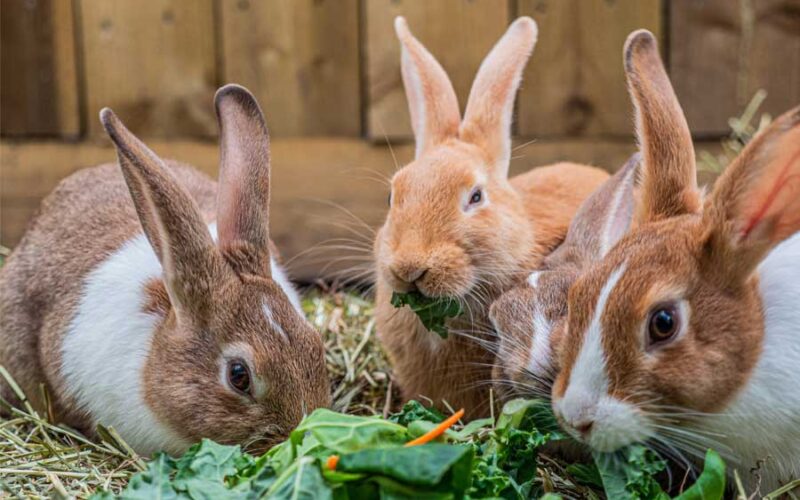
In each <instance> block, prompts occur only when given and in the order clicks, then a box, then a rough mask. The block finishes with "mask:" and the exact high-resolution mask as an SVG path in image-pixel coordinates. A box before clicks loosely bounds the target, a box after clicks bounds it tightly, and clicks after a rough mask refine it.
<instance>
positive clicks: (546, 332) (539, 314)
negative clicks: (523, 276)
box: [528, 271, 553, 378]
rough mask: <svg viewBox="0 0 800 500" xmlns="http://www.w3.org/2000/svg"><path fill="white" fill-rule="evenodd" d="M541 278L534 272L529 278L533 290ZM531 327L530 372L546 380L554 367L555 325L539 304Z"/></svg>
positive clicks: (534, 312) (539, 274)
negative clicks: (551, 342) (553, 342)
mask: <svg viewBox="0 0 800 500" xmlns="http://www.w3.org/2000/svg"><path fill="white" fill-rule="evenodd" d="M539 276H541V272H539V271H534V272H532V273H531V274H530V276H528V285H530V286H531V288H534V289H535V288H536V286H537V285H538V284H539ZM531 327H532V328H533V342H531V350H530V353H529V355H528V360H529V361H528V370H529V371H530V372H531V373H533V374H534V375H536V376H538V377H542V378H545V377H547V376H548V375H550V369H551V366H552V363H551V358H552V354H551V351H552V350H551V349H550V331H551V330H552V328H553V325H552V323H551V322H550V320H549V319H547V317H546V316H545V315H544V311H542V308H541V307H540V306H539V305H538V304H537V305H536V308H535V309H534V311H533V324H532V325H531Z"/></svg>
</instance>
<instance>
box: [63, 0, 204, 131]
mask: <svg viewBox="0 0 800 500" xmlns="http://www.w3.org/2000/svg"><path fill="white" fill-rule="evenodd" d="M79 5H80V18H81V25H82V31H83V34H82V37H83V48H84V58H85V63H84V67H85V81H86V106H87V110H86V115H87V123H88V128H89V132H90V133H91V134H92V135H94V136H102V135H103V134H104V133H103V131H102V127H101V125H100V122H99V120H98V119H97V114H98V112H99V111H100V109H102V108H103V107H104V106H109V107H111V108H113V109H114V110H115V111H116V112H117V113H118V114H119V115H120V116H122V117H124V119H125V123H126V124H128V126H129V127H130V128H131V130H133V131H134V132H135V133H138V134H141V135H145V136H158V137H186V136H192V137H208V136H213V135H215V134H216V130H217V126H216V118H215V116H214V108H213V106H212V104H211V103H212V98H213V95H214V91H215V90H216V80H217V78H216V64H215V54H214V21H213V0H149V1H147V2H142V1H140V0H115V1H113V2H109V1H107V0H80V3H79Z"/></svg>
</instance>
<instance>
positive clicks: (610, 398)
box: [552, 31, 800, 491]
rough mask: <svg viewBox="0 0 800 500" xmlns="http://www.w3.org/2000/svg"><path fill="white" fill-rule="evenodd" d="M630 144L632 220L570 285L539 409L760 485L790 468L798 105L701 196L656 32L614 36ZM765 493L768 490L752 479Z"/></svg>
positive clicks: (797, 358) (794, 411) (799, 210)
mask: <svg viewBox="0 0 800 500" xmlns="http://www.w3.org/2000/svg"><path fill="white" fill-rule="evenodd" d="M625 69H626V72H627V75H628V82H629V87H630V91H631V95H632V97H633V100H634V102H635V104H636V110H637V112H636V114H637V124H638V127H637V130H638V135H639V141H640V144H641V149H642V153H643V161H644V163H643V179H642V193H641V194H642V197H641V202H640V204H639V208H640V209H639V210H638V212H639V214H640V220H639V226H638V227H637V228H635V229H634V230H633V231H632V232H630V233H628V234H627V235H626V236H625V237H623V239H622V240H620V242H619V243H618V244H617V245H616V246H615V247H614V248H613V249H612V250H611V251H610V252H609V253H608V254H607V255H606V257H605V258H604V259H603V260H602V261H601V262H599V263H597V264H596V265H594V266H592V267H591V268H590V269H589V270H588V271H587V272H586V273H583V274H582V275H581V276H580V277H579V278H578V280H577V281H576V282H575V284H574V285H573V287H572V289H571V290H570V293H569V318H568V333H567V334H566V335H565V337H564V345H563V346H562V349H561V360H560V362H561V371H560V372H559V374H558V377H557V378H556V381H555V384H554V386H553V394H552V396H553V409H554V411H555V413H556V416H557V417H558V418H559V419H560V421H561V422H562V424H563V425H564V427H565V428H566V429H567V430H568V431H569V432H570V433H571V434H573V435H574V436H575V437H576V438H578V439H580V440H582V441H584V442H585V443H588V444H589V445H590V446H591V447H593V448H594V449H596V450H600V451H613V450H616V449H617V448H619V447H621V446H624V445H626V444H628V443H631V442H633V441H638V440H642V439H648V438H649V439H652V440H653V441H654V442H655V443H656V444H658V443H661V444H663V445H664V446H671V447H673V448H677V449H681V450H684V451H686V452H689V453H690V454H702V453H703V451H704V450H705V448H706V447H712V448H716V449H717V451H719V452H720V453H722V454H723V456H727V457H728V458H729V460H730V461H732V462H733V465H734V467H735V468H738V469H739V472H740V473H743V475H744V476H746V478H745V479H752V477H751V476H750V475H749V474H747V471H748V470H749V469H750V468H751V467H756V465H757V462H759V460H762V459H763V460H765V462H764V463H763V464H762V466H761V472H760V474H761V475H762V476H763V481H764V482H763V483H762V486H763V487H764V488H771V487H773V486H775V485H776V484H777V483H778V482H779V481H782V480H786V479H789V478H797V477H798V476H800V389H798V387H800V368H799V367H800V328H799V327H798V325H800V234H798V233H797V231H798V230H800V108H794V109H792V110H791V111H789V112H788V113H786V114H784V115H782V116H781V117H779V118H778V119H777V120H775V122H774V123H772V124H771V125H770V126H769V127H768V128H767V129H766V130H764V131H763V132H762V133H760V134H759V135H758V136H757V137H755V138H754V139H753V140H752V142H750V144H748V145H747V147H746V148H745V149H744V150H743V151H742V153H741V154H740V155H739V156H738V157H737V158H736V159H735V160H734V161H733V163H732V164H731V165H730V166H728V168H727V169H726V171H725V172H724V173H723V174H722V176H721V177H720V178H719V179H718V180H717V182H716V184H715V185H714V187H713V191H712V192H711V193H710V195H708V196H707V197H706V198H705V199H704V198H703V196H702V194H701V192H700V191H699V190H698V188H697V185H696V173H695V155H694V150H693V148H692V141H691V136H690V134H689V129H688V127H687V124H686V120H685V118H684V115H683V112H682V110H681V108H680V105H679V104H678V102H677V99H676V98H675V94H674V92H673V90H672V87H671V85H670V82H669V80H668V78H667V75H666V72H665V71H664V68H663V65H662V63H661V60H660V58H659V55H658V48H657V45H656V41H655V39H654V37H653V36H652V35H651V34H650V33H649V32H646V31H637V32H634V33H633V34H631V36H630V37H629V38H628V41H627V43H626V47H625ZM766 491H768V490H766Z"/></svg>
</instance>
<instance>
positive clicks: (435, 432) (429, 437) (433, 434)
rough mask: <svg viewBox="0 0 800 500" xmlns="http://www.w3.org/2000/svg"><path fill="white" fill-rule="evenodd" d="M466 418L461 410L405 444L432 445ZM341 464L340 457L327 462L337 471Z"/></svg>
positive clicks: (332, 456) (328, 465)
mask: <svg viewBox="0 0 800 500" xmlns="http://www.w3.org/2000/svg"><path fill="white" fill-rule="evenodd" d="M463 416H464V408H461V409H460V410H458V411H457V412H455V413H453V414H452V415H450V416H449V417H447V418H446V419H445V420H444V421H442V423H441V424H439V425H437V426H436V427H434V428H433V429H431V430H430V431H428V432H426V433H425V434H423V435H421V436H420V437H418V438H417V439H415V440H413V441H409V442H407V443H406V444H405V446H417V445H420V444H425V443H430V442H431V441H433V440H434V439H436V438H437V437H439V436H441V435H442V434H444V433H445V431H447V429H449V428H450V427H453V425H455V423H456V422H458V421H459V420H461V417H463ZM338 463H339V455H331V456H329V457H328V460H327V461H326V463H325V464H326V465H327V467H328V469H330V470H336V465H337V464H338Z"/></svg>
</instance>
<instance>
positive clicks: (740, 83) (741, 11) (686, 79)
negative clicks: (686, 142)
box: [670, 0, 800, 136]
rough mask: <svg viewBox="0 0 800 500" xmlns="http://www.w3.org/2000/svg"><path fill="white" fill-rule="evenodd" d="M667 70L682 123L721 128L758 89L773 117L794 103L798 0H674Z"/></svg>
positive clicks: (701, 130) (703, 131)
mask: <svg viewBox="0 0 800 500" xmlns="http://www.w3.org/2000/svg"><path fill="white" fill-rule="evenodd" d="M670 69H671V75H672V82H673V84H674V85H675V91H676V93H677V94H678V98H679V99H680V100H681V103H682V105H683V109H684V111H685V112H686V116H687V119H688V121H689V125H690V126H691V127H692V130H693V131H694V132H695V133H696V134H699V135H704V136H719V135H725V134H727V133H728V132H729V127H728V119H729V118H731V117H733V116H739V115H740V114H741V112H742V110H743V109H744V107H745V105H746V104H747V103H748V102H749V101H750V99H751V98H752V97H753V95H754V94H755V92H756V91H757V90H758V89H762V88H763V89H765V90H766V91H767V99H766V100H765V101H764V105H763V107H762V111H765V112H768V113H771V114H773V116H775V115H778V114H780V113H782V112H783V111H786V110H788V109H789V108H791V107H792V106H795V105H797V103H798V102H800V1H798V0H741V1H737V2H731V1H728V0H704V1H697V0H674V1H673V2H671V4H670Z"/></svg>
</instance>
